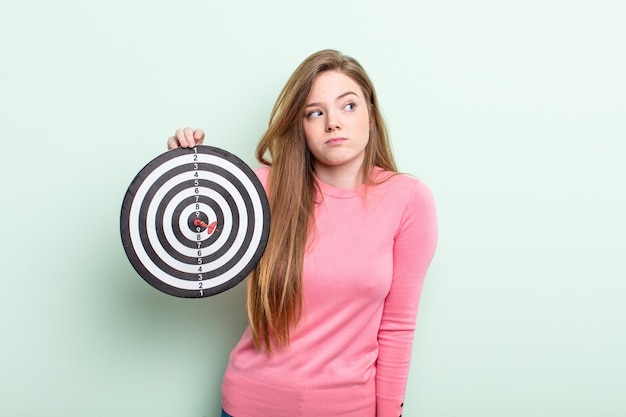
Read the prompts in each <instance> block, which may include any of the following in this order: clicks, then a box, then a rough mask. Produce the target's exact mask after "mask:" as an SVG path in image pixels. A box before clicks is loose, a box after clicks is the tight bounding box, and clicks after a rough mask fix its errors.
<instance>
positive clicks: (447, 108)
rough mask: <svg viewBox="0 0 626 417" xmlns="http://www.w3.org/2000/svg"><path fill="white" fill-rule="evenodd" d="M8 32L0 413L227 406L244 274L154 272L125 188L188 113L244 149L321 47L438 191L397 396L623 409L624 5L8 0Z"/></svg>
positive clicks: (1, 9)
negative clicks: (204, 280) (139, 257)
mask: <svg viewBox="0 0 626 417" xmlns="http://www.w3.org/2000/svg"><path fill="white" fill-rule="evenodd" d="M0 47H1V49H0V54H1V55H0V56H1V57H2V58H1V62H2V63H1V64H0V134H1V135H2V145H3V146H2V147H3V149H2V151H1V160H0V162H1V165H0V166H1V168H0V169H1V170H2V171H1V172H2V177H1V189H2V195H3V197H2V201H3V203H2V205H1V208H0V210H1V213H0V221H1V222H2V223H1V225H2V229H1V230H2V234H1V240H0V243H1V245H2V247H1V250H0V256H1V262H0V274H1V281H0V285H1V295H0V300H1V302H0V313H1V314H0V324H1V330H2V341H1V344H0V346H1V356H0V396H1V397H2V399H1V400H0V415H2V416H20V417H21V416H28V417H30V416H32V417H39V416H46V417H57V416H58V417H61V416H63V417H68V416H70V417H73V416H81V417H82V416H94V417H99V416H103V417H104V416H106V417H109V416H137V417H141V416H146V417H148V416H150V417H155V416H163V417H169V416H177V417H202V416H206V417H211V416H216V415H217V413H218V410H219V396H220V395H219V390H220V383H221V375H222V371H223V369H224V366H225V363H226V360H227V355H228V352H229V350H230V348H231V347H232V345H233V344H234V343H235V342H236V340H237V339H238V337H239V334H240V332H241V330H242V328H243V326H244V324H245V311H244V295H245V294H244V289H245V288H244V286H243V285H240V286H238V287H237V288H236V289H234V290H232V291H230V292H227V293H224V294H221V295H219V296H216V297H214V298H210V299H203V300H182V299H177V298H174V297H171V296H167V295H165V294H162V293H160V292H158V291H156V290H154V289H152V287H150V286H148V285H147V284H145V283H144V282H143V280H141V278H139V277H138V276H137V275H136V273H135V272H134V270H133V269H132V267H131V266H130V264H129V262H128V261H127V259H126V257H125V255H124V252H123V249H122V246H121V243H120V238H119V232H118V227H119V226H118V221H119V210H120V205H121V201H122V198H123V196H124V193H125V191H126V187H127V186H128V185H129V183H130V181H131V180H132V178H133V177H134V175H135V174H136V173H137V172H138V171H139V170H140V169H141V168H142V167H143V165H144V164H145V163H146V162H148V161H149V160H150V159H152V158H153V157H155V156H156V155H157V154H159V153H161V152H163V151H164V150H165V140H166V138H167V136H169V135H170V134H171V133H172V132H173V130H174V129H175V128H176V127H180V126H185V125H191V126H201V127H203V128H205V130H206V131H207V133H208V142H209V143H210V144H213V145H215V146H219V147H223V148H225V149H228V150H230V151H231V152H234V153H236V154H238V155H239V156H240V157H242V158H243V159H245V160H246V161H248V162H249V163H253V148H254V145H255V143H256V140H257V139H258V137H259V136H260V135H261V133H262V131H263V128H264V126H265V124H266V121H267V117H268V115H269V111H270V108H271V105H272V104H273V101H274V99H275V97H276V95H277V94H278V92H279V89H280V88H281V87H282V85H283V83H284V82H285V81H286V78H287V77H288V75H289V74H290V73H291V71H292V70H293V69H294V68H295V66H296V65H297V64H298V63H299V62H300V61H301V60H302V59H303V58H304V57H306V56H307V55H309V54H310V53H312V52H314V51H316V50H318V49H322V48H327V47H332V48H337V49H340V50H342V51H344V52H346V53H349V54H351V55H354V56H355V57H357V58H358V59H359V60H360V61H361V62H362V64H363V65H364V66H365V68H366V69H367V70H368V71H369V73H370V75H371V77H372V78H373V80H374V82H375V84H376V85H377V88H378V89H379V95H380V100H381V104H382V107H383V112H384V114H385V115H386V118H387V120H388V122H389V125H390V129H391V133H392V138H393V143H394V148H395V151H396V153H397V156H398V160H399V163H400V167H401V169H402V170H404V171H407V172H410V173H413V174H415V175H416V176H419V177H421V178H423V179H424V181H426V182H427V183H428V184H429V185H430V186H431V188H432V189H433V190H434V192H435V195H436V198H437V203H438V209H439V216H440V231H441V232H440V244H439V249H438V252H437V255H436V258H435V260H434V262H433V265H432V268H431V271H430V273H429V276H428V280H427V283H426V286H425V289H424V295H423V300H422V305H421V310H420V316H419V320H418V331H417V333H416V336H415V348H414V354H413V363H412V368H411V374H410V381H409V385H408V392H407V401H406V406H405V415H406V416H422V417H459V416H464V417H465V416H471V417H474V416H476V417H489V416H493V417H503V416H506V417H513V416H514V417H518V416H519V417H529V416H533V417H535V416H545V417H555V416H568V417H571V416H581V417H583V416H584V417H588V416H623V415H626V400H624V396H623V391H624V387H626V359H625V357H626V355H625V354H624V352H626V325H625V319H626V307H625V302H624V299H625V298H626V297H625V296H626V279H625V278H626V266H625V263H624V255H625V253H624V252H625V250H626V240H625V237H624V236H626V221H625V220H624V219H625V216H624V213H626V192H625V191H624V189H625V188H624V185H623V182H624V180H625V179H626V155H625V153H626V145H625V142H626V104H625V103H626V100H625V99H624V98H625V97H626V81H625V80H626V77H625V74H626V53H625V51H626V3H625V2H623V1H622V0H614V1H608V0H597V1H586V2H583V1H565V0H562V1H559V0H544V1H538V0H531V1H526V2H510V1H508V2H507V1H504V2H503V1H495V0H492V1H489V0H477V1H473V2H467V1H463V0H443V1H430V2H420V1H417V2H411V1H390V2H382V1H380V2H372V1H356V0H354V1H332V2H331V1H324V0H321V1H317V2H295V1H287V0H281V1H268V2H255V1H248V2H234V1H233V2H226V1H223V2H211V1H206V0H204V1H202V0H182V1H176V2H174V1H167V2H166V1H128V0H124V1H122V0H107V1H78V0H76V1H70V0H57V1H44V0H19V1H18V0H3V1H2V3H0Z"/></svg>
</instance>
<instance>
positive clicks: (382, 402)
mask: <svg viewBox="0 0 626 417" xmlns="http://www.w3.org/2000/svg"><path fill="white" fill-rule="evenodd" d="M436 245H437V216H436V211H435V202H434V199H433V195H432V193H431V191H430V189H429V188H428V187H427V186H426V185H425V184H424V183H422V182H418V183H417V185H416V187H415V188H414V190H413V193H412V196H411V198H410V199H409V201H408V203H407V206H406V207H405V209H404V212H403V215H402V218H401V221H400V224H399V227H398V229H397V232H396V234H395V241H394V248H393V279H392V284H391V289H390V291H389V294H388V295H387V297H386V299H385V305H384V310H383V316H382V320H381V324H380V330H379V331H378V344H379V352H378V360H377V365H376V405H377V414H376V416H377V417H398V416H401V415H402V405H403V403H404V395H405V391H406V382H407V378H408V373H409V363H410V360H411V349H412V345H413V333H414V330H415V323H416V319H417V310H418V305H419V299H420V294H421V290H422V284H423V282H424V277H425V275H426V271H427V270H428V267H429V265H430V262H431V260H432V258H433V256H434V253H435V247H436Z"/></svg>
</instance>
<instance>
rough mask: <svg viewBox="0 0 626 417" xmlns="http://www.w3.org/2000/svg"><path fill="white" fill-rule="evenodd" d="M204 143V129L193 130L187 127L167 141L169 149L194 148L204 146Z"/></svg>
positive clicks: (179, 130)
mask: <svg viewBox="0 0 626 417" xmlns="http://www.w3.org/2000/svg"><path fill="white" fill-rule="evenodd" d="M203 142H204V131H203V130H202V129H196V130H194V129H192V128H190V127H186V128H184V129H177V130H176V133H175V134H174V136H170V137H169V138H168V139H167V149H175V148H178V147H181V148H193V147H194V146H196V145H202V143H203Z"/></svg>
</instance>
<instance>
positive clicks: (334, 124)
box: [302, 71, 370, 175]
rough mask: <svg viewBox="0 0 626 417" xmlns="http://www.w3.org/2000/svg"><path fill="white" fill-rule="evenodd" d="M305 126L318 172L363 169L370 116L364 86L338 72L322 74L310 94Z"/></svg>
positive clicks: (349, 171) (307, 142)
mask: <svg viewBox="0 0 626 417" xmlns="http://www.w3.org/2000/svg"><path fill="white" fill-rule="evenodd" d="M305 106H306V107H305V109H304V112H305V114H304V119H303V121H302V126H303V128H304V135H305V136H306V144H307V147H308V148H309V150H310V151H311V153H312V154H313V157H314V158H315V161H314V167H315V170H316V172H318V173H319V171H320V170H324V171H325V172H327V173H329V172H333V173H342V172H346V173H350V174H352V175H354V174H355V173H357V172H359V170H360V168H361V165H362V163H363V159H364V157H365V147H366V146H367V143H368V141H369V131H370V115H369V109H368V105H367V102H366V100H365V97H364V94H363V90H362V89H361V87H360V86H359V85H358V84H357V83H356V82H355V81H353V80H352V78H350V77H348V76H347V75H345V74H343V73H341V72H337V71H327V72H323V73H321V74H319V75H318V76H317V78H316V79H315V80H314V81H313V85H312V87H311V91H310V93H309V96H308V97H307V101H306V105H305Z"/></svg>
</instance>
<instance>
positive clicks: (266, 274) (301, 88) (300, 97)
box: [248, 50, 397, 353]
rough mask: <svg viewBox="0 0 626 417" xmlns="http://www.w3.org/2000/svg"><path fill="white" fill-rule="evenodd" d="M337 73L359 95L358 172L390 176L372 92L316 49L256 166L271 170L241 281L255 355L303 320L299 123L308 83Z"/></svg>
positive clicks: (308, 216) (348, 60) (306, 198)
mask: <svg viewBox="0 0 626 417" xmlns="http://www.w3.org/2000/svg"><path fill="white" fill-rule="evenodd" d="M325 71H338V72H341V73H343V74H345V75H347V76H349V77H350V78H351V79H352V80H354V81H355V82H356V83H357V84H358V85H359V86H360V87H361V89H362V90H363V93H364V96H365V100H366V102H367V103H368V110H369V115H370V137H369V142H368V144H367V147H366V149H365V158H364V162H363V167H362V174H363V178H365V179H366V181H368V180H369V178H370V176H371V172H372V169H373V168H374V167H375V166H379V167H381V168H383V169H385V170H387V171H392V172H396V171H397V169H396V165H395V161H394V158H393V155H392V152H391V146H390V143H389V138H388V133H387V128H386V126H385V124H384V121H383V118H382V115H381V113H380V110H379V107H378V101H377V97H376V93H375V90H374V86H373V84H372V82H371V81H370V79H369V77H368V76H367V74H366V73H365V71H364V70H363V68H362V67H361V65H360V64H359V63H358V62H357V61H356V60H355V59H354V58H352V57H349V56H346V55H343V54H341V53H340V52H338V51H334V50H322V51H319V52H316V53H314V54H313V55H311V56H309V57H308V58H306V59H305V60H304V61H303V62H302V63H301V64H300V65H299V66H298V68H296V70H295V71H294V73H293V74H292V75H291V77H290V78H289V80H288V81H287V84H286V85H285V87H284V88H283V90H282V91H281V93H280V94H279V96H278V99H277V100H276V103H275V104H274V108H273V109H272V113H271V115H270V120H269V126H268V129H267V131H266V132H265V134H264V135H263V137H262V138H261V140H260V142H259V144H258V146H257V149H256V157H257V159H258V160H259V161H260V162H261V163H263V164H265V165H268V166H271V167H272V169H271V170H270V175H269V181H268V199H269V203H270V213H271V229H270V234H269V239H268V242H267V247H266V250H265V253H264V255H263V257H262V258H261V261H260V262H259V264H258V265H257V267H256V268H255V270H254V271H253V272H252V274H251V275H250V277H249V280H248V318H249V321H250V327H251V329H252V335H253V340H254V344H255V346H256V348H257V349H262V348H265V349H266V350H267V352H268V353H271V352H272V347H273V346H276V347H281V348H283V347H286V346H288V345H289V332H290V330H291V328H292V326H294V325H295V324H296V323H297V322H298V320H299V319H300V317H301V315H302V270H303V260H304V253H305V249H306V242H307V236H308V234H309V232H310V231H311V229H312V227H313V210H314V207H315V192H316V187H315V180H314V173H313V156H312V155H311V152H310V151H309V150H308V149H307V146H306V141H305V136H304V130H303V127H302V121H303V118H304V107H305V105H306V99H307V97H308V95H309V92H310V90H311V86H312V84H313V81H314V80H315V78H316V77H317V76H318V75H319V74H320V73H322V72H325Z"/></svg>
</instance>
